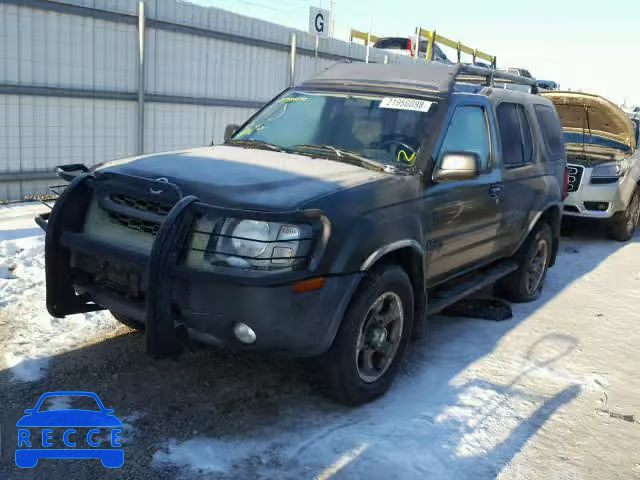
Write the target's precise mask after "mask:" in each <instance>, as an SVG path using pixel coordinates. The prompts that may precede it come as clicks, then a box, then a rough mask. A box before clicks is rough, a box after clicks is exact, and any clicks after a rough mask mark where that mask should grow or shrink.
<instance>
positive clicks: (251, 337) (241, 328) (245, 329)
mask: <svg viewBox="0 0 640 480" xmlns="http://www.w3.org/2000/svg"><path fill="white" fill-rule="evenodd" d="M233 333H234V334H235V336H236V338H237V339H238V340H240V341H241V342H242V343H246V344H247V345H249V344H251V343H253V342H255V341H256V332H254V331H253V329H252V328H251V327H250V326H249V325H247V324H245V323H236V324H235V325H234V327H233Z"/></svg>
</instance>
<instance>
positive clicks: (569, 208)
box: [542, 92, 640, 241]
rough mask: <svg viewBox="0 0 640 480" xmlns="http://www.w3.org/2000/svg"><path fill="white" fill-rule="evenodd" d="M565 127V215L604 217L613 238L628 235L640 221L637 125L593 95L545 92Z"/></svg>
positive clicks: (618, 109)
mask: <svg viewBox="0 0 640 480" xmlns="http://www.w3.org/2000/svg"><path fill="white" fill-rule="evenodd" d="M542 95H543V96H545V97H547V98H548V99H550V100H551V101H552V102H553V103H554V104H555V106H556V109H557V111H558V115H559V116H560V121H561V122H562V128H563V130H564V136H565V142H566V150H567V167H568V170H569V196H568V197H567V199H566V200H565V206H564V215H567V216H572V217H584V218H593V219H600V220H604V221H606V222H607V223H608V229H609V233H610V235H611V237H612V238H614V239H616V240H620V241H625V240H629V239H630V238H631V237H632V236H633V234H634V232H635V229H636V228H637V226H638V223H639V222H640V187H639V184H640V153H639V151H638V150H637V143H638V129H637V127H636V125H635V124H634V123H633V121H632V120H631V119H630V118H629V117H628V115H627V114H626V113H625V112H624V111H623V110H622V109H621V108H619V107H618V106H617V105H615V104H613V103H612V102H610V101H608V100H606V99H605V98H603V97H600V96H598V95H591V94H587V93H576V92H548V93H543V94H542Z"/></svg>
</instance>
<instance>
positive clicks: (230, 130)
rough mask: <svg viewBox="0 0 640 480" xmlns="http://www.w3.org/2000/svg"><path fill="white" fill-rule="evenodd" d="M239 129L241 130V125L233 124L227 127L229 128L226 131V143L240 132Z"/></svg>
mask: <svg viewBox="0 0 640 480" xmlns="http://www.w3.org/2000/svg"><path fill="white" fill-rule="evenodd" d="M238 128H240V125H234V124H233V123H232V124H229V125H227V127H226V128H225V129H224V141H225V142H226V141H227V140H229V139H230V138H231V135H233V134H234V133H236V132H237V131H238Z"/></svg>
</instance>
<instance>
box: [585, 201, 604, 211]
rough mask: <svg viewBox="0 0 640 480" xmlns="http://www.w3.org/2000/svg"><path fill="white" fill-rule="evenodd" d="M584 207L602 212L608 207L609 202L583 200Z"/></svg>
mask: <svg viewBox="0 0 640 480" xmlns="http://www.w3.org/2000/svg"><path fill="white" fill-rule="evenodd" d="M584 208H586V209H587V210H594V211H597V212H604V211H605V210H607V209H608V208H609V204H608V203H607V202H584Z"/></svg>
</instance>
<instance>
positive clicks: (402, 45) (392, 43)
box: [373, 37, 408, 50]
mask: <svg viewBox="0 0 640 480" xmlns="http://www.w3.org/2000/svg"><path fill="white" fill-rule="evenodd" d="M407 45H408V40H407V39H406V38H398V37H394V38H382V39H380V40H378V41H377V42H376V43H374V45H373V48H387V49H394V50H395V49H397V50H406V49H407Z"/></svg>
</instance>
